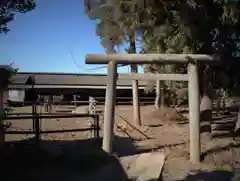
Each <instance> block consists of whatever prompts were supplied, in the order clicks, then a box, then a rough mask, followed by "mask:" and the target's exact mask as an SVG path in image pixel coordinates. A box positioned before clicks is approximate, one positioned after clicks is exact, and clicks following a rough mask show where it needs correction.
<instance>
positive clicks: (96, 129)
mask: <svg viewBox="0 0 240 181" xmlns="http://www.w3.org/2000/svg"><path fill="white" fill-rule="evenodd" d="M94 128H95V129H94V137H95V138H98V137H99V129H100V126H99V115H96V117H95V121H94Z"/></svg>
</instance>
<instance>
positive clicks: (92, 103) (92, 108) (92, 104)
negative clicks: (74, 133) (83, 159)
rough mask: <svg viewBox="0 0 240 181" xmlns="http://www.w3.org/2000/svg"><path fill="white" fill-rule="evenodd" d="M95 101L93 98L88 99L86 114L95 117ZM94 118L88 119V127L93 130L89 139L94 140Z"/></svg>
mask: <svg viewBox="0 0 240 181" xmlns="http://www.w3.org/2000/svg"><path fill="white" fill-rule="evenodd" d="M96 106H97V105H96V101H95V99H94V98H93V97H89V105H88V113H89V114H91V115H96ZM95 124H96V123H95V117H90V118H89V125H90V127H91V128H93V130H91V134H90V137H91V138H94V137H95V130H94V129H95Z"/></svg>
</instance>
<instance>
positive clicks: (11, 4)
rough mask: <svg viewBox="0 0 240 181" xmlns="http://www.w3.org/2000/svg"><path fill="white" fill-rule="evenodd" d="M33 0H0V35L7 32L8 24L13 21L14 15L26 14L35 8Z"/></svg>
mask: <svg viewBox="0 0 240 181" xmlns="http://www.w3.org/2000/svg"><path fill="white" fill-rule="evenodd" d="M35 6H36V3H35V1H34V0H1V1H0V33H7V32H8V31H9V28H8V26H7V25H8V23H9V22H10V21H12V20H13V19H14V15H15V13H17V12H19V13H26V12H28V11H31V10H33V9H34V8H35Z"/></svg>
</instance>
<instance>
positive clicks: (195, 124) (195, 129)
mask: <svg viewBox="0 0 240 181" xmlns="http://www.w3.org/2000/svg"><path fill="white" fill-rule="evenodd" d="M188 75H189V82H188V89H189V91H188V96H189V128H190V161H191V162H192V163H198V162H200V154H201V149H200V93H199V80H198V64H197V61H191V62H190V63H189V65H188Z"/></svg>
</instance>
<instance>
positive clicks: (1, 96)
mask: <svg viewBox="0 0 240 181" xmlns="http://www.w3.org/2000/svg"><path fill="white" fill-rule="evenodd" d="M12 73H13V69H12V68H11V67H10V66H8V65H4V66H0V75H1V78H0V148H2V147H3V146H4V142H5V134H4V124H3V121H4V108H5V105H4V104H5V100H6V98H5V95H6V94H5V93H4V92H5V91H6V89H7V87H8V83H9V78H10V77H11V75H12Z"/></svg>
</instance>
